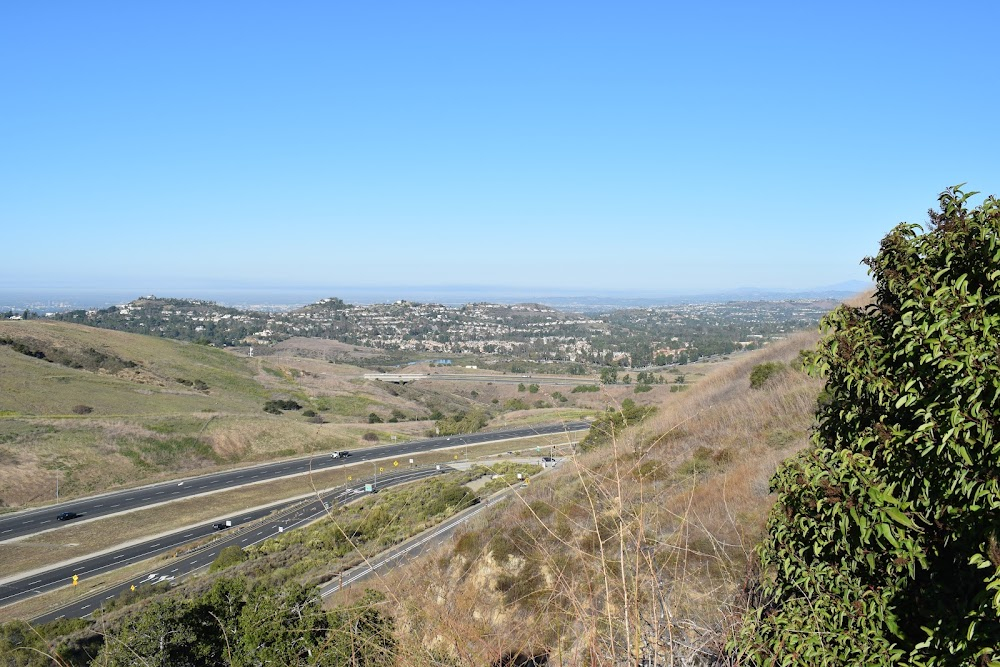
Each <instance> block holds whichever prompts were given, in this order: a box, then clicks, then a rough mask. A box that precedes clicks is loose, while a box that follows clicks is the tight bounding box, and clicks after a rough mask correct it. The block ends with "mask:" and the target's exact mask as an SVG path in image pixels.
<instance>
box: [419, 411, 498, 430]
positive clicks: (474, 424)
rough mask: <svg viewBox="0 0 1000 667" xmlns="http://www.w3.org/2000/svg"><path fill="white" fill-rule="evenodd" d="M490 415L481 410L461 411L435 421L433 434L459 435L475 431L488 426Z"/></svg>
mask: <svg viewBox="0 0 1000 667" xmlns="http://www.w3.org/2000/svg"><path fill="white" fill-rule="evenodd" d="M488 421H489V417H487V416H486V413H485V412H483V411H481V410H470V411H469V412H459V413H457V414H454V415H452V416H451V417H443V418H442V419H439V420H437V421H436V422H434V431H433V432H432V433H431V435H438V434H440V435H459V434H461V433H475V432H476V431H478V430H479V429H481V428H483V427H484V426H486V424H487V422H488Z"/></svg>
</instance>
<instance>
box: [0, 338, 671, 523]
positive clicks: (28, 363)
mask: <svg viewBox="0 0 1000 667" xmlns="http://www.w3.org/2000/svg"><path fill="white" fill-rule="evenodd" d="M0 338H4V339H14V340H16V341H18V342H23V343H26V344H29V345H30V346H31V347H33V348H40V349H45V350H47V351H50V352H51V351H58V352H59V353H61V354H64V355H68V357H69V358H71V359H83V358H84V357H85V356H86V354H87V351H88V350H96V351H98V352H100V353H101V354H104V355H107V356H109V357H112V358H114V359H116V360H119V361H121V362H133V363H134V364H136V365H135V366H134V367H131V368H128V367H123V368H117V369H116V370H115V372H108V371H107V370H102V369H98V370H84V369H79V368H71V367H69V366H66V365H61V364H57V363H50V362H48V361H44V360H40V359H36V358H33V357H30V356H26V355H24V354H21V353H20V352H18V351H15V350H14V349H12V348H11V347H10V346H7V345H0V507H3V506H5V505H6V506H9V507H19V506H22V505H24V504H29V503H39V502H46V501H51V500H53V499H54V497H55V487H56V480H57V478H58V480H59V486H60V493H61V497H63V498H66V497H72V496H74V495H81V494H89V493H95V492H100V491H103V490H106V489H107V488H109V487H112V486H119V485H131V484H137V483H142V482H147V481H152V480H154V479H161V478H169V477H172V476H176V475H185V474H190V473H192V472H194V471H199V472H204V471H207V470H208V469H210V468H213V467H218V466H224V465H229V464H233V463H241V462H251V461H260V460H266V459H269V458H274V457H276V456H288V455H293V454H300V453H308V452H313V451H319V450H323V449H347V448H353V447H357V446H358V445H359V444H360V443H361V442H362V440H361V438H362V436H363V435H364V434H365V433H366V432H370V431H374V432H376V433H378V434H379V436H380V439H381V440H382V441H385V442H387V441H389V440H390V437H391V436H396V437H397V438H399V439H408V438H413V437H421V436H423V435H424V434H425V433H426V432H427V431H428V430H429V429H431V428H432V427H433V422H430V421H419V420H421V419H424V420H425V419H426V418H427V417H428V416H429V415H430V414H431V412H433V411H434V410H439V411H441V412H442V413H444V414H453V413H455V412H458V411H467V410H470V409H474V408H475V407H476V406H479V407H481V408H485V409H488V410H489V409H494V410H495V409H496V406H495V405H494V404H492V403H491V402H490V401H491V400H492V398H493V397H494V396H496V397H498V401H502V400H505V399H506V398H511V397H514V396H524V397H527V396H528V394H527V393H520V394H518V393H517V391H516V387H515V386H514V385H507V386H504V387H493V386H491V385H483V386H478V387H477V386H476V385H469V384H466V383H450V384H447V383H426V384H421V385H414V386H405V387H397V386H395V385H386V384H383V383H378V382H365V381H363V380H361V379H360V378H361V376H362V375H363V373H364V372H365V371H364V370H363V369H361V368H358V367H355V366H351V365H349V364H341V363H329V362H327V361H325V360H322V359H311V358H300V357H294V356H287V355H282V356H272V357H266V358H260V357H254V358H248V357H242V356H237V355H234V354H231V353H229V352H225V351H222V350H219V349H216V348H212V347H205V346H200V345H193V344H188V343H181V342H177V341H171V340H165V339H160V338H155V337H152V336H140V335H135V334H128V333H122V332H116V331H109V330H103V329H94V328H91V327H86V326H81V325H75V324H71V323H64V322H50V321H45V320H29V321H2V322H0ZM50 356H51V355H50ZM119 365H120V364H119ZM195 382H203V383H204V384H205V385H207V389H204V390H202V391H199V390H197V389H195V388H194V386H193V384H194V383H195ZM477 388H478V390H479V392H478V393H479V394H480V395H479V396H478V397H476V396H474V395H473V394H474V393H477V392H476V389H477ZM622 391H626V390H625V389H622ZM627 391H631V390H630V389H628V390H627ZM653 395H654V393H652V392H651V393H650V394H643V395H642V396H643V398H648V397H651V396H653ZM272 398H290V399H294V400H296V401H298V402H299V403H300V404H301V405H302V406H303V407H304V408H309V409H313V410H314V411H316V412H318V413H319V414H320V415H321V416H322V418H323V420H324V421H325V422H327V423H323V424H315V423H310V422H308V421H307V419H306V418H305V417H304V416H302V414H300V413H298V412H294V411H289V412H286V413H285V414H283V415H278V416H276V415H270V414H266V413H264V412H263V411H262V407H263V404H264V402H265V401H266V400H268V399H272ZM532 398H534V399H543V398H544V399H546V400H547V401H549V403H551V404H553V405H554V406H558V407H553V408H551V409H548V410H531V411H526V412H524V413H522V414H510V415H508V416H509V421H505V419H504V418H503V417H500V416H498V417H496V418H495V419H494V420H493V422H492V423H491V425H490V426H491V428H496V427H502V426H504V425H505V424H508V425H512V426H513V425H516V424H519V423H535V422H538V421H551V420H553V419H572V418H575V417H576V416H578V415H579V414H584V413H582V412H579V411H577V410H574V408H583V409H587V408H590V407H591V406H590V405H589V404H588V402H593V403H594V404H595V405H596V404H598V403H600V401H601V400H603V399H602V398H599V397H597V396H596V395H589V394H588V395H572V400H571V401H570V402H569V403H566V404H560V403H557V402H556V401H554V400H553V399H552V398H551V397H550V396H548V394H547V393H546V392H545V391H544V390H543V391H542V392H540V393H539V394H538V395H537V396H532ZM79 405H86V406H89V407H90V408H92V409H93V411H92V412H90V413H88V414H83V415H81V414H76V413H74V411H73V409H74V407H75V406H79ZM394 410H396V411H399V412H400V413H402V414H403V415H404V421H400V422H399V423H382V424H376V425H369V424H368V423H367V421H368V419H367V418H368V414H369V413H371V412H375V413H377V414H379V415H380V416H381V417H382V419H384V420H386V422H388V419H389V418H390V416H391V414H392V411H394ZM409 420H418V421H409Z"/></svg>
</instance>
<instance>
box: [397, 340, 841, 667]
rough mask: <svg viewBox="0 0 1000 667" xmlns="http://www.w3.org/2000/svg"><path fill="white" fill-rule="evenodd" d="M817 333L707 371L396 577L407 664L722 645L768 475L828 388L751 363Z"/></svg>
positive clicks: (798, 438) (601, 659)
mask: <svg viewBox="0 0 1000 667" xmlns="http://www.w3.org/2000/svg"><path fill="white" fill-rule="evenodd" d="M814 342H815V336H812V335H803V336H799V337H795V338H793V339H790V340H787V341H784V342H782V343H779V344H776V345H773V346H771V347H769V348H767V349H765V350H761V351H760V352H759V353H755V354H753V355H747V356H745V357H743V358H741V359H740V360H738V361H735V362H734V363H732V364H729V365H728V366H725V367H721V368H718V369H716V370H715V371H714V372H710V373H709V374H708V375H707V376H706V377H705V378H704V379H703V380H702V381H700V382H699V383H698V384H697V385H696V386H694V387H692V388H691V389H690V390H689V391H686V392H683V393H681V394H674V395H672V396H671V397H670V400H669V401H667V402H666V403H665V404H664V405H663V407H662V408H661V410H660V412H659V413H658V414H657V415H655V416H654V417H652V418H651V419H650V420H649V421H647V422H646V423H644V424H642V425H640V426H638V427H636V428H633V429H630V430H629V431H627V432H626V433H625V434H624V435H623V436H622V437H620V438H619V439H618V440H617V441H615V442H613V443H611V444H610V445H607V446H605V447H604V448H602V449H600V450H598V451H595V452H592V453H589V454H587V455H585V456H581V457H579V458H578V459H577V460H576V461H572V462H568V463H567V464H566V465H564V466H563V467H562V468H561V469H557V470H556V471H555V474H553V475H551V476H547V478H542V479H540V480H539V481H538V482H537V483H536V484H532V485H531V487H530V488H529V489H525V490H522V491H520V493H521V494H522V495H521V497H520V499H519V500H518V501H517V502H514V503H510V504H509V505H507V506H505V507H503V508H498V509H495V510H492V511H491V512H490V513H489V515H488V516H485V517H484V518H483V519H482V521H481V523H480V524H479V525H478V527H475V528H472V529H469V530H467V531H466V532H464V533H463V534H460V535H457V536H456V538H455V539H454V540H452V541H451V543H450V544H449V545H447V546H445V547H443V548H442V549H441V551H440V552H439V553H438V555H437V557H436V559H435V563H436V566H433V567H427V565H426V564H424V565H423V566H422V567H419V566H418V567H413V568H407V569H406V571H405V572H402V573H400V574H398V575H394V576H392V577H390V578H388V579H386V580H385V581H383V582H382V587H384V589H385V591H386V592H387V594H388V595H389V596H390V598H392V599H394V606H395V607H397V608H400V609H404V610H406V611H405V612H404V613H403V614H402V618H401V619H400V620H401V623H402V625H403V627H405V628H407V629H408V630H410V632H408V633H407V634H406V636H407V641H408V642H409V646H408V648H407V652H408V655H409V661H410V662H411V663H412V664H420V663H426V664H436V663H435V662H434V660H435V659H437V658H435V657H434V656H437V657H441V656H449V657H451V658H452V659H457V660H458V661H459V662H460V663H461V664H485V663H486V662H488V661H490V660H494V659H496V657H497V656H498V655H499V654H500V652H501V651H504V650H531V649H534V648H538V647H547V648H548V649H550V650H552V651H553V655H552V656H551V659H553V660H554V662H550V663H549V664H557V665H559V664H608V665H610V664H619V663H618V660H620V659H622V658H625V657H626V656H629V655H632V656H638V655H640V654H641V655H645V657H647V658H651V657H652V656H653V654H654V653H655V654H656V655H657V656H658V660H659V661H662V662H663V664H674V663H673V662H670V661H671V660H677V661H679V660H680V659H681V658H682V657H683V658H690V657H692V656H694V655H696V654H697V653H698V652H699V651H703V650H712V649H713V648H714V647H717V646H718V643H719V642H720V641H721V638H722V637H724V635H725V632H726V628H727V624H728V623H729V622H730V619H731V618H733V617H734V614H736V613H738V612H739V609H738V598H739V591H740V587H741V585H742V582H743V580H744V578H745V576H746V572H747V567H748V564H749V561H750V553H752V548H753V545H754V544H756V543H757V541H758V540H759V537H760V535H761V534H762V529H763V523H764V520H765V518H766V514H767V511H768V509H769V507H770V505H771V504H772V498H771V497H770V495H769V493H768V479H769V477H770V475H771V474H772V473H773V472H774V470H775V468H776V466H777V465H778V463H779V462H780V461H781V460H782V459H784V458H785V457H787V456H788V455H790V454H791V453H792V452H793V451H795V450H796V449H798V448H799V447H802V446H804V445H805V444H806V442H807V437H808V430H809V427H810V425H811V424H812V413H813V408H814V406H815V401H816V398H817V396H818V394H819V391H820V387H821V384H820V382H819V381H817V380H815V379H812V378H809V377H807V376H806V375H805V374H804V373H802V372H800V371H795V370H792V369H791V368H790V367H789V368H787V369H786V371H785V372H783V373H782V374H781V375H780V376H778V377H775V378H773V379H772V380H770V381H769V382H768V383H767V384H766V385H765V386H764V387H763V388H762V389H760V390H752V389H750V387H749V375H750V371H751V369H752V368H753V366H754V365H756V364H759V363H762V362H764V361H771V360H777V361H782V362H785V363H787V362H788V361H791V360H793V359H794V358H795V357H796V356H797V354H798V351H799V350H800V349H806V348H811V347H812V346H813V344H814ZM425 563H426V561H425ZM428 596H430V600H428ZM498 638H499V639H498ZM635 659H636V658H635V657H633V660H635ZM622 664H624V663H622ZM629 664H632V663H631V662H630V663H629ZM657 664H660V663H659V662H658V663H657Z"/></svg>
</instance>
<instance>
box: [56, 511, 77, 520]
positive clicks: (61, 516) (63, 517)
mask: <svg viewBox="0 0 1000 667" xmlns="http://www.w3.org/2000/svg"><path fill="white" fill-rule="evenodd" d="M79 516H80V515H79V514H77V513H76V512H62V513H60V514H59V516H57V517H56V519H58V520H59V521H69V520H70V519H76V518H78V517H79Z"/></svg>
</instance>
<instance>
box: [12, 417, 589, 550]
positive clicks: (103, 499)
mask: <svg viewBox="0 0 1000 667" xmlns="http://www.w3.org/2000/svg"><path fill="white" fill-rule="evenodd" d="M587 428H590V424H588V423H587V422H582V421H578V422H567V423H565V424H548V425H544V426H533V427H522V428H514V429H505V430H502V431H488V432H485V433H474V434H471V435H455V436H451V437H438V438H429V439H426V440H412V441H408V442H401V443H398V444H393V445H384V446H379V447H369V448H365V449H356V450H353V451H352V452H351V456H349V457H347V458H336V459H335V458H332V457H331V456H330V455H329V454H322V455H320V454H317V455H314V456H311V457H305V458H297V459H290V460H285V461H278V462H275V463H265V464H261V465H256V466H250V467H245V468H238V469H235V470H227V471H224V472H219V473H212V474H209V475H202V476H200V477H192V478H188V479H185V480H181V481H178V480H174V481H171V482H163V483H160V484H153V485H150V486H143V487H137V488H132V489H126V490H122V491H113V492H110V493H105V494H102V495H99V496H90V497H87V498H78V499H76V500H72V501H69V502H62V503H58V504H54V505H49V506H47V507H44V508H39V509H32V510H25V511H21V512H13V513H10V514H5V515H2V516H0V543H2V542H4V541H7V540H11V539H15V538H19V537H24V536H26V535H33V534H35V533H39V532H43V531H46V530H53V529H57V528H60V527H62V526H63V525H66V524H67V523H78V522H80V521H87V520H92V519H97V518H100V517H105V516H110V515H112V514H119V513H121V512H128V511H134V510H138V509H142V508H145V507H150V506H152V505H158V504H161V503H166V502H171V501H175V500H180V499H182V498H190V497H192V496H197V495H201V494H205V493H213V492H217V491H222V490H225V489H230V488H234V487H239V486H243V485H246V484H253V483H259V482H266V481H271V480H275V479H279V478H281V477H290V476H294V475H304V474H308V473H310V472H314V471H317V470H324V469H327V468H335V467H338V466H345V465H350V464H352V463H357V462H359V461H374V460H376V459H385V458H394V457H402V456H406V455H409V454H418V453H421V452H427V451H431V450H436V449H442V448H456V447H463V446H465V445H479V444H484V443H488V442H498V441H503V440H511V439H515V438H525V437H530V436H534V435H552V434H556V433H564V432H574V431H582V430H585V429H587ZM62 512H74V513H76V514H78V515H80V516H79V518H77V519H73V520H71V521H70V522H62V521H59V520H57V519H56V516H57V515H59V514H60V513H62Z"/></svg>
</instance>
